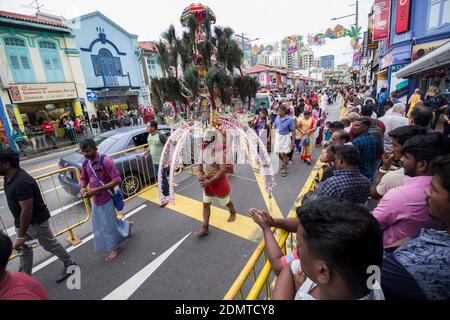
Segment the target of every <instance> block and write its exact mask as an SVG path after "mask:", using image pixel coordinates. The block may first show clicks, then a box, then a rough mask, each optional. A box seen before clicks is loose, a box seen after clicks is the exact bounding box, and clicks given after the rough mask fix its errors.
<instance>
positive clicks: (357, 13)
mask: <svg viewBox="0 0 450 320" xmlns="http://www.w3.org/2000/svg"><path fill="white" fill-rule="evenodd" d="M353 6H355V7H356V12H355V13H354V14H349V15H346V16H343V17H339V18H333V19H331V21H336V20H341V19H344V18H349V17H353V16H355V18H356V21H355V26H356V28H358V27H359V0H356V3H355V4H351V5H350V7H353Z"/></svg>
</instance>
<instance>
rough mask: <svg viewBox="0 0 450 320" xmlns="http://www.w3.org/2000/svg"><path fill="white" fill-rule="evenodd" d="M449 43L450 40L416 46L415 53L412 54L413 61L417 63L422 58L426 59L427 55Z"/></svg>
mask: <svg viewBox="0 0 450 320" xmlns="http://www.w3.org/2000/svg"><path fill="white" fill-rule="evenodd" d="M447 42H449V40H442V41H435V42H428V43H424V44H420V45H418V46H414V47H413V52H412V61H416V60H418V59H420V58H422V57H425V56H426V55H427V54H429V53H431V52H433V51H434V50H436V49H438V48H439V47H442V46H443V45H444V44H446V43H447Z"/></svg>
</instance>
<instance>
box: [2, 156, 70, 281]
mask: <svg viewBox="0 0 450 320" xmlns="http://www.w3.org/2000/svg"><path fill="white" fill-rule="evenodd" d="M0 175H1V176H4V177H5V195H6V200H7V202H8V207H9V210H10V211H11V213H12V215H13V217H14V225H15V227H16V232H17V240H16V243H15V244H14V249H15V250H16V251H18V252H20V266H19V271H20V272H25V273H27V274H29V275H31V272H32V269H33V248H31V247H29V246H28V245H27V244H26V242H27V241H30V240H33V239H36V240H38V241H39V243H40V244H41V246H42V247H43V248H44V249H45V250H46V251H48V252H50V253H52V254H54V255H55V256H57V257H58V258H59V259H60V260H61V261H62V262H63V263H64V269H63V270H62V271H61V273H60V274H59V275H58V277H57V279H56V281H57V282H58V283H60V282H63V281H64V280H65V279H67V278H68V277H69V276H70V275H71V273H69V272H68V268H69V267H70V266H71V265H74V264H75V263H74V262H73V260H72V258H71V257H70V255H69V254H68V253H67V251H66V250H65V249H64V248H63V246H62V245H61V244H60V243H59V242H58V240H56V238H55V237H54V235H53V232H52V231H51V230H50V225H49V219H50V213H49V211H48V208H47V206H46V205H45V202H44V200H43V198H42V194H41V191H40V190H39V187H38V184H37V183H36V181H35V180H34V178H33V177H31V176H30V175H29V174H28V173H27V172H25V170H23V169H21V168H20V164H19V155H18V154H17V153H15V152H13V151H0Z"/></svg>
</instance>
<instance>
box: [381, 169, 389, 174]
mask: <svg viewBox="0 0 450 320" xmlns="http://www.w3.org/2000/svg"><path fill="white" fill-rule="evenodd" d="M379 171H380V172H381V173H384V174H386V173H388V172H389V170H384V169H383V168H380V170H379Z"/></svg>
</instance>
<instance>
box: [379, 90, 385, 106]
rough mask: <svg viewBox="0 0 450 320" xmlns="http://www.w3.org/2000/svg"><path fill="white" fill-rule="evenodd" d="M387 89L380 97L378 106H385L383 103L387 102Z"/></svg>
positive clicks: (382, 91)
mask: <svg viewBox="0 0 450 320" xmlns="http://www.w3.org/2000/svg"><path fill="white" fill-rule="evenodd" d="M386 90H387V89H386V88H382V89H381V92H380V95H379V97H378V106H381V105H382V104H383V102H385V101H386V100H387V93H386Z"/></svg>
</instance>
